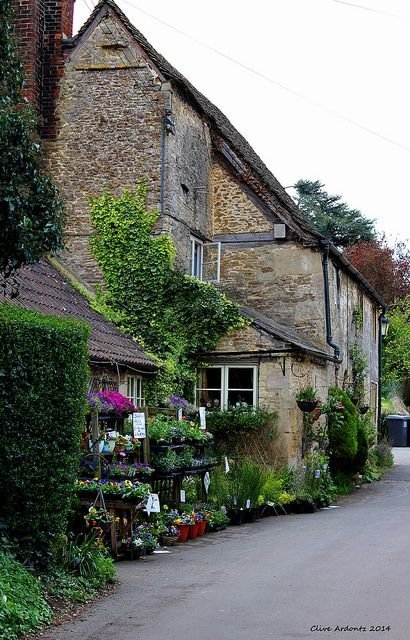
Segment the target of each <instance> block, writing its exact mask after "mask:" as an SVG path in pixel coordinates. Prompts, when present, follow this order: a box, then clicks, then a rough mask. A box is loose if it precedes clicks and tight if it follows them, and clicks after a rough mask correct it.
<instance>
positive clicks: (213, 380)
mask: <svg viewBox="0 0 410 640" xmlns="http://www.w3.org/2000/svg"><path fill="white" fill-rule="evenodd" d="M221 381H222V369H221V367H209V368H206V369H200V370H199V376H198V389H221Z"/></svg>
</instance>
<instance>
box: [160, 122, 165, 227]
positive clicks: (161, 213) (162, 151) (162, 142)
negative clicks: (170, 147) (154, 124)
mask: <svg viewBox="0 0 410 640" xmlns="http://www.w3.org/2000/svg"><path fill="white" fill-rule="evenodd" d="M165 127H166V125H165V117H164V119H163V121H162V132H161V173H160V182H159V189H160V191H159V213H160V218H159V219H160V231H162V224H163V213H164V182H165Z"/></svg>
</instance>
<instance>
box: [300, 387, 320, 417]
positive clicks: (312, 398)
mask: <svg viewBox="0 0 410 640" xmlns="http://www.w3.org/2000/svg"><path fill="white" fill-rule="evenodd" d="M295 398H296V404H297V405H298V407H299V409H300V410H301V411H304V412H306V413H311V412H312V411H314V410H315V409H316V407H317V405H318V404H319V398H318V397H317V391H316V389H315V387H313V386H312V385H310V384H307V385H305V386H304V387H301V388H300V389H299V391H297V393H296V395H295Z"/></svg>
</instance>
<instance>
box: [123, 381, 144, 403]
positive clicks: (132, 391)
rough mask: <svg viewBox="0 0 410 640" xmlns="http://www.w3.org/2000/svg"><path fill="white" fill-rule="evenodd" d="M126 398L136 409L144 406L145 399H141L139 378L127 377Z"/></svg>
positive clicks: (141, 391) (141, 392)
mask: <svg viewBox="0 0 410 640" xmlns="http://www.w3.org/2000/svg"><path fill="white" fill-rule="evenodd" d="M127 398H128V400H131V402H133V403H134V404H135V406H136V407H144V406H145V398H144V397H143V390H142V378H140V377H139V376H128V378H127Z"/></svg>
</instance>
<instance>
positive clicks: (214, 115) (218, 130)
mask: <svg viewBox="0 0 410 640" xmlns="http://www.w3.org/2000/svg"><path fill="white" fill-rule="evenodd" d="M107 9H108V10H109V9H111V10H113V11H114V12H115V13H116V14H117V16H118V17H119V19H120V20H121V22H122V23H123V24H124V26H125V27H126V29H127V30H128V31H129V33H130V34H131V35H132V36H133V37H134V38H135V40H136V42H137V43H138V44H139V45H140V46H141V47H142V49H143V50H144V51H145V53H146V54H147V55H148V57H149V58H150V59H151V60H152V62H153V63H154V64H155V65H156V66H157V68H158V70H159V71H160V72H161V74H162V75H163V76H164V78H165V79H167V80H170V81H171V82H172V83H174V84H175V85H176V87H177V88H178V89H179V90H180V91H181V93H182V95H184V96H185V98H186V99H187V100H189V101H190V102H191V103H193V104H194V105H195V107H196V109H197V110H198V112H199V113H201V114H202V115H203V116H204V117H205V118H206V120H207V121H208V124H209V125H210V129H211V134H212V137H213V141H214V144H215V145H216V147H217V148H218V149H219V150H220V151H221V150H223V148H224V142H223V141H226V143H228V145H229V146H230V150H229V153H228V156H230V157H231V160H232V161H233V163H234V164H235V162H239V164H240V163H241V160H242V161H243V162H244V163H246V164H247V165H248V166H249V167H250V169H251V170H252V171H253V172H254V173H255V174H256V175H257V177H258V179H259V180H260V181H261V183H262V185H265V188H266V191H267V192H268V193H269V192H270V193H272V194H273V195H274V196H275V197H276V198H277V200H278V201H279V203H280V204H281V205H282V206H281V208H280V212H278V215H279V216H280V217H281V218H282V219H283V221H284V222H285V223H286V224H287V225H288V226H289V228H290V229H291V230H293V231H294V232H295V233H296V235H298V236H299V237H300V238H301V239H302V241H303V242H305V243H306V244H308V245H310V246H318V242H319V241H320V239H324V238H325V237H324V236H323V235H322V234H321V233H319V232H318V230H317V229H316V228H315V227H314V225H313V224H312V223H311V222H310V220H309V218H308V217H307V216H306V215H305V214H304V213H303V212H302V211H301V210H300V209H299V207H298V206H297V205H296V203H295V202H294V200H293V199H292V198H291V197H290V195H289V194H288V193H287V192H286V191H285V189H284V188H283V187H282V185H281V184H280V182H279V181H278V180H277V179H276V178H275V176H274V175H273V174H272V172H271V171H269V169H268V167H267V166H266V165H265V163H264V162H263V160H262V159H261V158H260V157H259V156H258V154H257V153H256V152H255V151H254V149H253V148H252V147H251V145H250V144H249V142H248V141H247V140H246V139H245V138H244V137H243V136H242V134H240V133H239V131H238V130H237V129H235V127H234V126H233V124H232V123H231V122H230V121H229V120H228V118H227V117H226V116H225V115H224V114H223V113H222V111H221V110H220V109H218V107H216V106H215V105H214V104H213V103H212V102H211V101H210V100H208V98H206V97H205V96H204V95H203V94H202V93H201V92H200V91H198V90H197V89H196V88H195V87H194V86H193V85H192V84H191V83H190V82H189V80H187V79H186V78H185V77H184V76H183V75H182V74H181V73H180V72H179V71H178V70H177V69H175V68H174V67H173V66H172V65H171V64H170V63H169V62H168V61H167V60H166V59H165V58H164V57H163V56H162V55H161V54H160V53H158V51H157V50H156V49H154V47H153V46H152V45H151V44H150V43H149V42H148V40H147V39H146V38H145V37H144V36H143V34H142V33H141V32H140V31H138V29H136V28H135V27H134V25H133V24H131V22H130V21H129V20H128V18H127V16H126V15H125V14H124V13H123V11H122V10H121V9H120V8H119V6H118V5H117V4H116V3H115V2H114V0H100V2H99V3H98V4H97V5H96V7H95V8H94V10H93V11H92V13H91V15H90V16H89V18H88V20H87V21H86V22H85V23H84V25H83V26H82V27H81V29H80V30H79V32H78V34H77V35H76V36H74V38H72V39H71V40H70V41H69V42H70V43H71V46H75V45H76V44H77V43H78V42H79V41H80V40H81V39H82V37H83V36H84V35H85V33H86V31H87V29H88V28H89V27H90V26H91V25H92V23H93V21H94V19H95V18H96V17H97V16H98V14H99V13H100V12H101V13H102V14H103V12H104V10H107ZM66 42H68V41H66ZM221 140H222V142H221ZM232 150H233V151H234V153H235V154H237V155H236V156H235V157H232V153H231V151H232ZM228 156H225V157H228ZM243 170H244V174H247V173H249V172H247V171H246V168H245V167H244V169H243ZM330 253H331V255H332V257H333V258H334V259H335V261H336V262H337V263H339V264H340V266H341V267H342V268H343V269H344V270H346V271H347V272H348V273H349V274H350V276H351V277H352V278H353V279H354V280H355V281H356V282H359V284H360V285H361V286H362V287H363V288H364V289H365V290H366V291H367V293H368V294H369V295H370V296H371V297H372V298H373V299H374V300H375V302H377V303H378V304H379V305H380V306H382V307H384V306H385V303H384V301H383V299H382V298H381V297H380V295H379V294H378V293H377V291H376V290H375V289H374V288H373V287H372V286H371V285H370V284H369V282H367V280H366V279H365V278H364V277H363V276H362V275H361V273H360V272H359V271H357V269H355V268H354V267H353V266H352V265H351V264H350V262H348V260H346V259H345V258H344V257H343V256H342V254H341V253H340V252H339V251H338V250H337V249H336V247H334V246H333V245H332V244H330Z"/></svg>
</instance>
